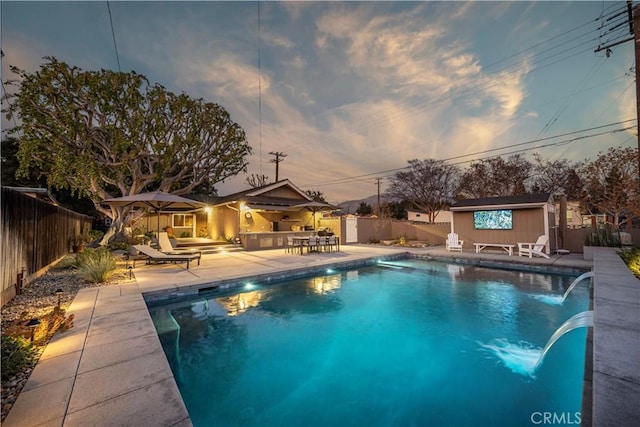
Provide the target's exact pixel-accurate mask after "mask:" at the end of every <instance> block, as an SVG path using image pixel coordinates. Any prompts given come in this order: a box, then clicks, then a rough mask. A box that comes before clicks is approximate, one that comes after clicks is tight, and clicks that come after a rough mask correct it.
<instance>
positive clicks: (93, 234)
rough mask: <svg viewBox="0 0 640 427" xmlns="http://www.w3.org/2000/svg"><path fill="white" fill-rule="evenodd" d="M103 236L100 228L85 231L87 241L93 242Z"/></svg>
mask: <svg viewBox="0 0 640 427" xmlns="http://www.w3.org/2000/svg"><path fill="white" fill-rule="evenodd" d="M102 237H104V233H103V232H102V231H100V230H89V232H88V233H87V239H88V240H87V243H93V242H95V241H96V240H98V239H102Z"/></svg>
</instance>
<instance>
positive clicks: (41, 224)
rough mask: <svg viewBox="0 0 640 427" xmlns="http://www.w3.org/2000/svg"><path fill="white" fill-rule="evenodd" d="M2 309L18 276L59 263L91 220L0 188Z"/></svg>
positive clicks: (88, 228)
mask: <svg viewBox="0 0 640 427" xmlns="http://www.w3.org/2000/svg"><path fill="white" fill-rule="evenodd" d="M0 222H1V224H0V249H1V251H2V262H1V264H0V270H1V271H0V277H2V301H1V303H2V305H4V304H5V303H6V302H7V301H9V300H10V299H11V298H13V296H14V295H15V293H16V286H15V285H16V284H17V278H18V274H20V273H21V271H22V270H23V269H24V272H25V276H26V277H27V278H31V277H33V276H34V275H35V274H36V273H37V272H38V271H40V270H42V269H43V268H45V267H47V266H49V265H50V264H51V263H53V262H55V261H56V260H58V259H60V258H61V257H62V256H64V255H65V254H66V253H67V252H68V251H69V241H70V239H71V238H73V236H75V235H76V234H80V233H82V232H87V231H89V230H90V229H91V227H92V225H93V218H91V217H89V216H87V215H82V214H79V213H77V212H73V211H70V210H68V209H64V208H60V207H58V206H53V205H51V204H49V203H45V202H43V201H41V200H37V199H35V198H33V197H30V196H27V195H25V194H22V193H20V192H18V191H15V190H12V189H9V188H5V187H2V190H1V193H0Z"/></svg>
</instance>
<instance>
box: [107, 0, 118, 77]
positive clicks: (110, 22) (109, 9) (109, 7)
mask: <svg viewBox="0 0 640 427" xmlns="http://www.w3.org/2000/svg"><path fill="white" fill-rule="evenodd" d="M107 10H108V11H109V24H110V25H111V37H112V38H113V47H114V48H115V50H116V62H117V63H118V72H119V73H121V72H122V70H121V69H120V55H118V44H117V43H116V33H115V31H114V30H113V19H112V17H111V6H109V1H107Z"/></svg>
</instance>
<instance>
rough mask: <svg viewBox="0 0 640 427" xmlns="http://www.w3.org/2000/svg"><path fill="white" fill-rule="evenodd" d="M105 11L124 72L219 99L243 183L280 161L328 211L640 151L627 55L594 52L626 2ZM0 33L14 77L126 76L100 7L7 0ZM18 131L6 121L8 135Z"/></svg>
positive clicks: (128, 5)
mask: <svg viewBox="0 0 640 427" xmlns="http://www.w3.org/2000/svg"><path fill="white" fill-rule="evenodd" d="M108 5H109V7H110V9H111V17H112V22H113V34H114V35H115V41H116V44H117V52H118V57H119V61H120V67H121V70H122V71H125V72H129V71H131V70H134V71H136V72H137V73H141V74H144V75H145V76H147V77H148V79H149V81H150V82H151V83H155V82H158V83H160V84H162V85H163V86H165V87H166V88H167V89H168V90H170V91H173V92H176V93H180V92H185V93H187V94H189V95H190V96H192V97H194V98H199V97H202V98H204V99H205V100H207V101H211V102H216V103H219V104H220V105H222V106H223V107H225V108H226V109H227V110H228V111H229V113H230V114H231V118H232V119H233V120H234V121H235V122H237V123H238V124H239V125H240V126H241V127H242V128H243V129H244V130H245V132H246V134H247V138H248V141H249V143H250V144H251V146H252V147H253V150H254V154H253V155H252V156H251V157H250V158H249V162H250V165H249V174H251V173H255V174H264V175H267V176H269V177H270V178H271V179H274V178H275V165H274V164H273V163H269V161H270V160H271V159H272V158H273V156H270V155H269V154H268V153H269V152H275V151H277V152H283V153H285V154H286V155H287V157H286V158H285V159H284V161H283V162H282V163H280V179H283V178H288V179H290V180H291V181H292V182H293V183H294V184H296V185H297V186H299V187H300V188H302V189H303V190H309V189H311V190H318V191H321V192H322V193H323V194H324V195H325V197H326V199H327V201H329V202H332V203H339V202H342V201H345V200H349V199H360V198H364V197H367V196H370V195H372V194H375V193H376V191H377V187H376V185H375V179H376V178H378V177H380V178H388V177H389V176H390V175H391V174H392V173H393V172H394V171H395V170H397V169H399V168H403V167H405V166H406V165H407V161H408V160H410V159H415V158H417V159H426V158H433V159H439V160H449V161H450V162H451V163H457V164H459V165H460V166H461V167H463V168H464V167H467V166H468V165H469V161H471V160H472V159H474V158H486V157H488V156H491V155H500V154H505V153H509V152H512V151H516V150H523V149H525V150H527V151H525V153H526V154H527V156H531V154H532V153H534V152H538V153H540V154H541V155H542V156H543V157H545V158H547V159H550V160H555V159H561V158H567V159H571V160H584V159H585V158H593V157H594V156H595V155H596V154H597V153H598V152H599V151H604V150H607V149H608V148H609V147H614V146H615V147H636V146H637V140H636V136H635V135H636V129H635V128H633V129H630V130H626V131H619V132H612V131H614V130H618V129H622V128H625V127H629V126H635V118H636V111H635V85H634V76H633V71H632V68H633V67H634V62H635V61H634V55H633V42H627V43H624V44H621V45H619V46H617V47H614V48H613V49H612V52H611V54H610V55H609V57H607V55H605V52H604V51H602V52H599V53H595V52H594V50H595V49H596V48H597V47H598V45H599V44H606V43H607V42H608V40H613V39H616V38H618V39H619V38H623V37H624V36H625V31H626V34H627V35H628V27H627V26H625V25H622V26H621V27H620V28H619V29H618V30H617V31H615V32H613V33H609V34H607V33H606V31H607V29H608V28H610V27H611V22H623V21H620V19H622V20H624V18H625V16H622V18H618V21H609V25H608V26H605V27H604V28H601V22H602V21H604V19H598V18H599V17H600V16H604V17H609V16H611V15H612V13H614V12H617V11H622V10H624V8H625V2H604V3H603V2H601V1H592V2H591V1H590V2H261V3H260V5H259V7H258V3H256V2H216V1H213V2H204V1H203V2H153V1H149V2H123V1H111V2H109V4H108ZM1 21H2V22H1V27H2V34H1V35H2V51H3V53H4V55H5V56H4V57H3V58H2V79H3V80H5V81H6V80H7V79H9V78H12V77H13V76H12V75H11V73H10V72H9V66H10V65H15V66H18V67H20V68H22V69H25V70H27V71H35V70H37V69H38V67H39V65H40V64H41V63H42V62H43V59H42V58H43V57H44V56H54V57H56V58H57V59H59V60H61V61H65V62H67V63H69V64H71V65H76V66H78V67H80V68H82V69H84V70H97V69H101V68H105V69H112V70H117V69H118V64H117V59H116V49H115V47H114V40H113V36H112V31H111V26H110V20H109V11H108V7H107V2H105V1H96V2H25V1H20V2H12V1H2V2H1ZM7 89H8V90H11V89H10V88H9V87H7ZM4 90H5V87H3V93H4ZM5 106H6V105H5V104H3V107H5ZM617 122H624V123H620V124H615V123H617ZM605 125H610V126H605ZM10 126H12V123H9V122H7V121H6V118H5V117H3V119H2V128H3V136H5V135H6V133H5V132H6V129H7V128H8V127H10ZM600 126H605V127H603V128H600V129H594V130H588V129H592V128H596V127H600ZM576 131H584V132H581V133H573V132H576ZM567 133H572V134H571V135H568V136H565V137H559V138H555V139H544V138H549V137H554V136H556V135H561V134H567ZM596 133H604V134H603V135H600V136H593V134H596ZM580 136H584V137H585V138H582V139H578V140H575V141H570V140H571V139H574V138H576V137H580ZM539 139H544V140H542V141H539V142H531V143H527V142H530V141H535V140H539ZM525 143H526V144H525ZM553 143H555V144H554V145H551V146H547V145H549V144H553ZM515 144H520V145H517V146H515V147H511V148H505V149H503V150H495V151H490V152H485V151H486V150H491V149H496V148H502V147H508V146H513V145H515ZM483 152H484V153H483ZM474 153H482V154H474ZM464 155H467V157H463V156H464ZM249 174H247V175H239V176H237V177H235V178H233V179H231V180H228V181H227V182H225V183H222V184H219V185H218V186H217V187H218V192H219V194H220V195H225V194H229V193H232V192H235V191H240V190H244V189H246V188H248V185H247V183H246V178H247V177H248V176H249ZM386 182H388V180H387V179H383V181H382V190H384V188H385V186H386V185H385V184H386Z"/></svg>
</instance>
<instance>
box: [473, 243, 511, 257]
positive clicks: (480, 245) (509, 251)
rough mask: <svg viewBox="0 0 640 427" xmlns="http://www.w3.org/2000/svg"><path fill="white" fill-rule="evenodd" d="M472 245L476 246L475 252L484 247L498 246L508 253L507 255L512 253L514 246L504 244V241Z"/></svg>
mask: <svg viewBox="0 0 640 427" xmlns="http://www.w3.org/2000/svg"><path fill="white" fill-rule="evenodd" d="M473 245H474V246H475V247H476V253H477V254H479V253H480V251H481V250H483V249H484V248H500V249H502V250H504V251H505V252H506V253H508V254H509V256H511V255H513V248H515V247H516V245H506V244H504V243H474V244H473Z"/></svg>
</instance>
